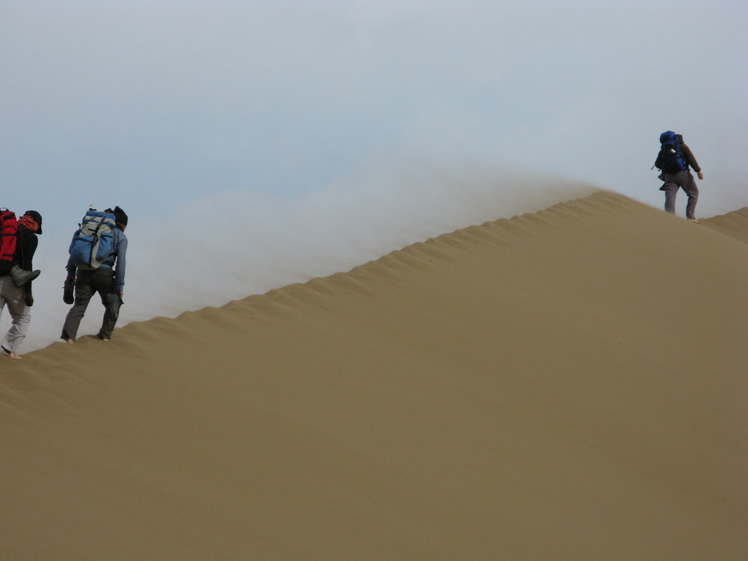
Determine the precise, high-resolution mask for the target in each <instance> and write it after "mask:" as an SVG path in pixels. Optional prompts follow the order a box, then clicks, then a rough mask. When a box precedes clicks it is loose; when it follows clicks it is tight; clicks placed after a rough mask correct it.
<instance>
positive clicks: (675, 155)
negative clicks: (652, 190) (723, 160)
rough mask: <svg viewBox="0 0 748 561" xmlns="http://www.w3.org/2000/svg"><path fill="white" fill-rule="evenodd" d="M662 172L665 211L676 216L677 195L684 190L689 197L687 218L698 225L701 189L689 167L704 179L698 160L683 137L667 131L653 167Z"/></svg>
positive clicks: (661, 138)
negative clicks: (698, 202) (697, 211)
mask: <svg viewBox="0 0 748 561" xmlns="http://www.w3.org/2000/svg"><path fill="white" fill-rule="evenodd" d="M655 166H656V167H657V168H658V169H659V170H661V171H662V173H661V174H660V176H659V178H660V179H662V180H663V181H664V182H665V183H664V184H663V186H662V187H660V191H665V210H666V211H667V212H669V213H671V214H675V195H676V194H677V193H678V189H679V188H682V189H683V190H684V191H685V192H686V195H688V202H687V203H686V218H688V219H689V220H692V221H693V222H696V223H698V222H699V220H697V219H696V214H695V213H696V202H697V201H698V200H699V188H698V187H696V181H694V178H693V175H691V170H690V169H689V166H690V167H692V168H693V169H694V170H695V171H696V173H697V174H698V176H699V179H704V174H703V173H701V168H700V167H699V164H698V162H697V161H696V158H695V157H694V155H693V152H691V150H690V148H689V147H688V146H687V145H686V144H684V143H683V135H680V134H675V133H674V132H673V131H665V132H663V133H662V134H661V135H660V153H659V154H657V160H656V161H655V164H654V166H653V167H655Z"/></svg>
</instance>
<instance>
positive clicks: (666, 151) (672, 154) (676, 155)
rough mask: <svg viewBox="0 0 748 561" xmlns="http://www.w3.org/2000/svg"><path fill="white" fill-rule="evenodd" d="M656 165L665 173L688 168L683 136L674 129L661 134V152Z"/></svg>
mask: <svg viewBox="0 0 748 561" xmlns="http://www.w3.org/2000/svg"><path fill="white" fill-rule="evenodd" d="M655 165H656V166H657V167H658V168H659V169H661V170H662V171H663V172H665V173H678V172H679V171H683V170H684V169H687V168H688V166H687V165H686V160H685V158H684V157H683V136H682V135H680V134H675V133H674V132H673V131H665V132H663V133H662V134H661V135H660V153H659V155H658V156H657V162H656V163H655Z"/></svg>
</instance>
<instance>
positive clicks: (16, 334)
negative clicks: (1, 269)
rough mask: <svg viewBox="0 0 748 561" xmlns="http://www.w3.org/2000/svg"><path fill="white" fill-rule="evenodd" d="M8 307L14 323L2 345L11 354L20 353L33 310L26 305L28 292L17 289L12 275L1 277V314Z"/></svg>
mask: <svg viewBox="0 0 748 561" xmlns="http://www.w3.org/2000/svg"><path fill="white" fill-rule="evenodd" d="M6 305H7V306H8V311H9V312H10V317H11V320H12V323H11V326H10V329H9V330H8V333H6V334H5V337H4V338H3V342H2V345H3V347H5V348H6V349H8V351H10V352H11V353H18V349H20V348H21V343H23V340H24V339H25V338H26V333H27V332H28V329H29V322H30V321H31V308H29V307H28V306H27V305H26V290H25V289H24V288H23V287H21V288H18V287H16V285H14V284H13V278H12V277H11V276H10V275H3V276H0V314H2V311H3V308H4V307H5V306H6Z"/></svg>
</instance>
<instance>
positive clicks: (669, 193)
mask: <svg viewBox="0 0 748 561" xmlns="http://www.w3.org/2000/svg"><path fill="white" fill-rule="evenodd" d="M678 189H679V187H678V184H677V183H675V182H674V181H667V182H666V183H665V184H664V185H663V186H662V187H660V190H661V191H665V211H666V212H669V213H670V214H675V195H677V194H678Z"/></svg>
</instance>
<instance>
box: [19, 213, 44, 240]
mask: <svg viewBox="0 0 748 561" xmlns="http://www.w3.org/2000/svg"><path fill="white" fill-rule="evenodd" d="M23 214H24V216H25V215H27V214H28V215H29V216H30V217H31V218H33V219H34V222H36V223H37V224H39V229H38V230H37V231H36V233H37V234H41V233H42V215H41V214H39V213H38V212H36V211H35V210H27V211H26V212H24V213H23Z"/></svg>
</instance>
